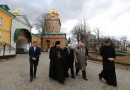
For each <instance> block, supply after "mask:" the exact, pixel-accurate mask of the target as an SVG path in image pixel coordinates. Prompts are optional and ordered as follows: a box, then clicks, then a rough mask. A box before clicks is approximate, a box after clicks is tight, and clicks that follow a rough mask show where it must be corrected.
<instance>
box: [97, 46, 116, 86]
mask: <svg viewBox="0 0 130 90" xmlns="http://www.w3.org/2000/svg"><path fill="white" fill-rule="evenodd" d="M100 54H101V56H102V57H103V70H102V72H101V73H100V74H99V76H100V77H103V78H104V79H105V80H106V83H107V84H109V85H113V86H117V81H116V73H115V63H114V61H109V60H108V58H115V57H116V54H115V50H114V48H113V47H111V46H105V45H104V46H103V47H101V51H100Z"/></svg>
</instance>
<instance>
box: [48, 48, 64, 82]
mask: <svg viewBox="0 0 130 90" xmlns="http://www.w3.org/2000/svg"><path fill="white" fill-rule="evenodd" d="M63 55H64V54H63V50H62V49H57V48H54V49H53V50H52V53H51V56H50V57H51V61H52V62H53V63H52V67H51V68H52V71H51V72H50V73H53V76H52V79H55V80H57V81H59V82H60V83H64V80H65V64H64V60H63Z"/></svg>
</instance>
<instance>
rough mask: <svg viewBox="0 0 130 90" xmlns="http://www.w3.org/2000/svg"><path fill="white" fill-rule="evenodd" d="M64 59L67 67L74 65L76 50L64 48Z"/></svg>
mask: <svg viewBox="0 0 130 90" xmlns="http://www.w3.org/2000/svg"><path fill="white" fill-rule="evenodd" d="M64 61H65V64H66V67H67V68H70V67H73V63H74V50H73V49H70V52H69V51H68V49H67V48H64Z"/></svg>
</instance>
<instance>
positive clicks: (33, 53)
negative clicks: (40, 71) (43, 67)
mask: <svg viewBox="0 0 130 90" xmlns="http://www.w3.org/2000/svg"><path fill="white" fill-rule="evenodd" d="M40 54H41V49H40V47H37V41H34V46H31V47H30V49H29V62H30V82H31V81H32V80H33V78H34V79H36V72H37V65H38V62H39V56H40Z"/></svg>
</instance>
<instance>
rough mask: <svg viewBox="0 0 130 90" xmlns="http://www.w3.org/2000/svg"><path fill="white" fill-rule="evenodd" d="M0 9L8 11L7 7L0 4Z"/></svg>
mask: <svg viewBox="0 0 130 90" xmlns="http://www.w3.org/2000/svg"><path fill="white" fill-rule="evenodd" d="M0 7H1V8H2V9H4V10H6V11H8V10H10V8H9V7H8V5H5V4H0Z"/></svg>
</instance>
